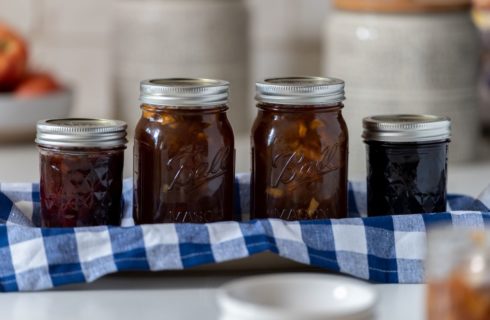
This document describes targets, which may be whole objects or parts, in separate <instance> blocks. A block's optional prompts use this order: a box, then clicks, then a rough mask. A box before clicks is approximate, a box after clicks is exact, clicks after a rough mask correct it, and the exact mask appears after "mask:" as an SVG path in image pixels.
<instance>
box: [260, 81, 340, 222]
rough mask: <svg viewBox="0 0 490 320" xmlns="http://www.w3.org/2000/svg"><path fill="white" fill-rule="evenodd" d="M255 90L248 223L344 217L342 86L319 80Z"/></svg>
mask: <svg viewBox="0 0 490 320" xmlns="http://www.w3.org/2000/svg"><path fill="white" fill-rule="evenodd" d="M256 88H257V95H256V100H257V101H258V104H257V108H258V115H257V118H256V120H255V123H254V125H253V129H252V181H251V187H252V193H251V196H252V203H251V217H252V218H281V219H285V220H303V219H325V218H344V217H346V216H347V156H348V147H347V146H348V132H347V126H346V124H345V122H344V119H343V117H342V112H341V110H342V108H343V103H342V101H343V100H344V82H343V81H342V80H338V79H333V78H319V77H289V78H274V79H266V80H265V81H264V82H259V83H257V85H256Z"/></svg>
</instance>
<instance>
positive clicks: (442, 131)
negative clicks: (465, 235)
mask: <svg viewBox="0 0 490 320" xmlns="http://www.w3.org/2000/svg"><path fill="white" fill-rule="evenodd" d="M363 126H364V133H363V138H364V141H365V143H366V152H367V198H368V199H367V205H368V215H369V216H380V215H390V214H412V213H429V212H444V211H446V182H447V152H448V144H449V141H450V134H451V121H450V119H449V118H446V117H438V116H432V115H380V116H372V117H368V118H365V119H364V120H363Z"/></svg>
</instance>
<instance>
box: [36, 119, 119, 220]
mask: <svg viewBox="0 0 490 320" xmlns="http://www.w3.org/2000/svg"><path fill="white" fill-rule="evenodd" d="M126 142H127V141H126V123H124V122H122V121H117V120H104V119H54V120H43V121H40V122H38V124H37V137H36V143H37V145H38V149H39V152H40V173H41V174H40V176H41V183H40V193H41V223H42V226H44V227H82V226H97V225H120V224H121V216H122V198H121V196H122V184H123V182H122V181H123V179H122V174H123V166H124V150H125V149H126Z"/></svg>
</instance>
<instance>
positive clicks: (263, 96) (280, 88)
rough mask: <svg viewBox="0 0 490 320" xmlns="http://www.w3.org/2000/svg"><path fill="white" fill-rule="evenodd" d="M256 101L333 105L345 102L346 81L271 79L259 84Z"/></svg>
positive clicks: (302, 78)
mask: <svg viewBox="0 0 490 320" xmlns="http://www.w3.org/2000/svg"><path fill="white" fill-rule="evenodd" d="M255 87H256V95H255V100H257V101H259V102H266V103H273V104H286V105H317V104H321V105H325V104H327V105H333V104H338V103H340V102H342V101H344V100H345V94H344V81H343V80H340V79H335V78H322V77H284V78H270V79H265V80H264V81H262V82H257V83H256V85H255Z"/></svg>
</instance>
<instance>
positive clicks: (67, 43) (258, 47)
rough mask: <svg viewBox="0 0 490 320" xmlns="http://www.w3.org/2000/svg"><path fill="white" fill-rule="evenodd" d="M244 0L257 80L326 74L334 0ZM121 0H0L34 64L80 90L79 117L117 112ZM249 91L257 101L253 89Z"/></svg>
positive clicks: (0, 14) (0, 16)
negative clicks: (328, 19)
mask: <svg viewBox="0 0 490 320" xmlns="http://www.w3.org/2000/svg"><path fill="white" fill-rule="evenodd" d="M157 1H165V0H157ZM202 1H205V0H202ZM230 1H231V0H230ZM246 1H247V5H249V11H250V26H251V27H250V35H251V38H250V41H251V44H250V51H251V52H250V59H251V61H250V62H251V64H250V66H251V67H250V69H251V70H250V78H251V81H254V80H255V79H260V78H263V77H265V76H271V75H285V74H319V73H320V70H321V61H320V56H321V53H320V51H321V28H322V23H323V19H324V15H325V14H326V12H327V10H328V7H329V6H330V1H329V0H301V1H300V0H246ZM116 2H117V0H83V1H75V0H0V20H3V21H6V22H7V23H9V24H11V25H13V26H14V27H16V28H18V30H19V31H20V32H21V33H22V34H24V35H25V36H26V37H27V38H28V39H29V42H30V48H31V58H32V59H31V62H32V65H33V66H34V67H36V68H41V69H46V70H49V71H52V72H53V73H54V74H55V75H57V76H58V77H59V78H60V79H62V80H63V81H65V82H67V83H69V84H71V85H72V86H73V87H74V88H75V92H76V97H75V106H74V109H73V115H74V116H91V117H111V116H113V115H114V114H115V112H114V108H115V107H117V106H114V101H115V99H114V97H113V92H114V90H113V87H112V85H113V81H112V79H113V73H114V72H113V71H114V70H112V69H111V68H112V63H111V62H112V61H111V58H112V55H111V49H112V47H113V45H112V44H113V37H112V33H113V32H117V30H113V26H114V11H115V10H114V7H115V5H116ZM144 2H145V1H141V3H142V4H143V3H144ZM189 23H192V21H190V22H189ZM128 50H131V46H130V45H128ZM183 63H185V62H184V61H183ZM250 87H251V88H252V86H250ZM249 90H250V89H249ZM249 95H250V97H251V98H250V103H253V98H252V97H253V92H250V93H249ZM135 103H136V102H135Z"/></svg>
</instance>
